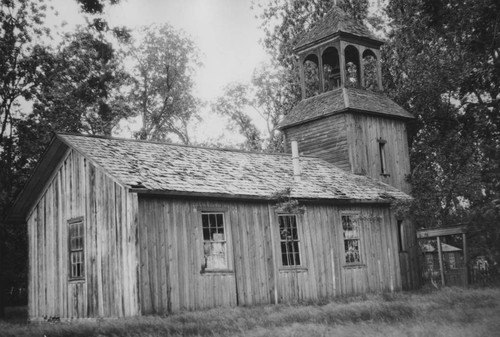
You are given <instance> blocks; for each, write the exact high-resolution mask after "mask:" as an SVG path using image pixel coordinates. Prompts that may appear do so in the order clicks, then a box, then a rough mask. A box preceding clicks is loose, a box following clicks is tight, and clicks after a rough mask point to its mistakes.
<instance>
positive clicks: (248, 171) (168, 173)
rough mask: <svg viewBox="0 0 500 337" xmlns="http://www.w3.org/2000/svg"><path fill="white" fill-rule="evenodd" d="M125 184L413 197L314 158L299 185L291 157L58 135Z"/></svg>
mask: <svg viewBox="0 0 500 337" xmlns="http://www.w3.org/2000/svg"><path fill="white" fill-rule="evenodd" d="M58 137H60V138H61V139H62V140H63V141H64V142H66V143H67V144H68V145H70V146H71V147H73V148H75V149H76V150H77V151H79V152H80V153H82V155H84V156H85V157H87V158H88V159H89V160H91V161H92V162H94V163H96V164H97V165H99V166H100V167H101V168H103V169H104V170H105V171H107V172H108V173H109V174H110V175H112V176H113V177H115V178H116V179H117V180H118V181H120V182H121V183H122V184H124V185H126V186H130V187H134V186H135V187H137V186H140V188H138V189H136V190H137V191H138V192H140V191H141V190H144V191H150V192H155V191H156V192H161V191H168V192H181V193H183V194H184V193H185V194H189V193H201V194H214V195H219V196H228V197H230V196H248V197H259V198H271V197H272V195H273V194H274V193H276V192H277V191H281V190H283V189H284V188H286V187H291V188H292V191H291V196H292V197H295V198H312V199H343V200H350V199H352V200H357V201H378V202H380V201H385V202H387V201H388V200H390V199H401V198H402V199H406V198H409V196H408V195H407V194H405V193H403V192H401V191H399V190H397V189H395V188H393V187H391V186H389V185H386V184H383V183H381V182H378V181H376V180H373V179H370V178H367V177H364V176H356V175H353V174H349V173H346V172H344V171H343V170H341V169H339V168H337V167H335V166H333V165H332V164H329V163H327V162H325V161H323V160H321V159H317V158H312V157H302V158H301V168H302V179H301V181H300V182H294V180H293V167H292V159H291V156H290V155H285V154H266V153H253V152H243V151H235V150H223V149H212V148H202V147H192V146H182V145H173V144H166V143H156V142H147V141H135V140H126V139H116V138H103V137H85V136H76V135H58Z"/></svg>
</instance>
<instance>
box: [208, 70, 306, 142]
mask: <svg viewBox="0 0 500 337" xmlns="http://www.w3.org/2000/svg"><path fill="white" fill-rule="evenodd" d="M290 75H291V74H290V73H289V72H287V71H285V70H284V69H283V68H282V67H280V66H278V65H277V64H263V65H261V66H260V67H258V68H257V69H255V70H254V73H253V76H252V80H251V83H250V84H246V85H245V84H241V83H233V84H230V85H228V86H226V88H225V89H224V92H223V94H222V95H221V96H220V97H219V98H218V99H217V100H216V102H215V103H214V104H212V110H213V111H215V112H217V113H219V114H221V115H224V116H227V117H229V119H230V121H231V124H230V126H231V128H233V129H234V128H237V129H238V130H239V132H240V133H241V134H242V135H243V136H244V137H245V139H246V142H245V144H244V148H245V149H247V150H253V151H269V152H281V151H283V138H282V135H281V133H280V132H279V131H278V129H277V127H278V124H279V122H280V121H281V119H282V118H283V116H284V115H286V114H287V113H288V112H289V111H290V109H291V108H292V107H293V104H294V103H295V100H294V99H295V97H296V96H295V95H294V92H292V91H290V90H289V88H293V87H294V85H296V83H297V82H296V79H295V78H294V77H291V76H290ZM252 114H253V115H254V116H253V117H252ZM257 118H260V119H262V120H263V122H264V123H265V125H266V130H265V132H264V135H263V134H262V132H261V131H260V130H259V128H258V127H257V126H256V124H255V122H256V121H255V120H256V119H257Z"/></svg>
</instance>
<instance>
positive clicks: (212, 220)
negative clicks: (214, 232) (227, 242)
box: [209, 214, 217, 228]
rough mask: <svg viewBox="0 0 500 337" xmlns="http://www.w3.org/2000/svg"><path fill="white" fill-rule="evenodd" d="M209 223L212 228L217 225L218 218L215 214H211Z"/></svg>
mask: <svg viewBox="0 0 500 337" xmlns="http://www.w3.org/2000/svg"><path fill="white" fill-rule="evenodd" d="M209 223H210V228H215V227H217V220H216V217H215V214H209Z"/></svg>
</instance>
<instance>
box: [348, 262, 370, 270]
mask: <svg viewBox="0 0 500 337" xmlns="http://www.w3.org/2000/svg"><path fill="white" fill-rule="evenodd" d="M343 267H344V269H360V268H366V264H364V263H352V264H345V265H344V266H343Z"/></svg>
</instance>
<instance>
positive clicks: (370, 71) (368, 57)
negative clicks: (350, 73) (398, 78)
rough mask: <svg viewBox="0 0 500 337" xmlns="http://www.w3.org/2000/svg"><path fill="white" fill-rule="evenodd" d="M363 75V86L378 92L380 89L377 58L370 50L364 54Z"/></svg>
mask: <svg viewBox="0 0 500 337" xmlns="http://www.w3.org/2000/svg"><path fill="white" fill-rule="evenodd" d="M363 75H364V83H363V86H364V87H365V88H367V89H370V90H376V89H377V87H378V72H377V56H376V55H375V53H374V52H373V51H372V50H370V49H366V50H365V51H364V52H363Z"/></svg>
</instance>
